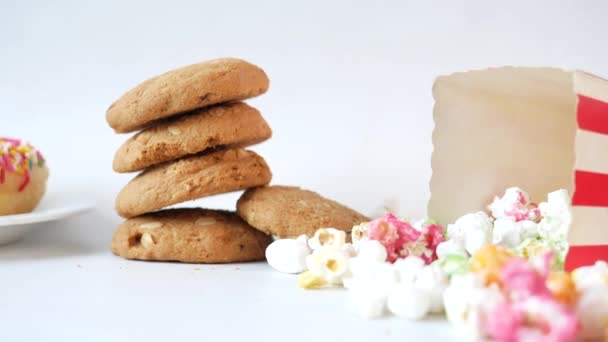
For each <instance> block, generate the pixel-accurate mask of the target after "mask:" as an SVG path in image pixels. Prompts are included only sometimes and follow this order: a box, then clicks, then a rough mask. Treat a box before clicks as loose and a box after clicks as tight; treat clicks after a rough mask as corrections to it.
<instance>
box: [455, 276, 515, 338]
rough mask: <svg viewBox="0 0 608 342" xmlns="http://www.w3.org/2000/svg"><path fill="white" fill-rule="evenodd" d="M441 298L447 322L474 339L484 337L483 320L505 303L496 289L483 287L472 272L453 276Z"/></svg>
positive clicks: (480, 280) (486, 334)
mask: <svg viewBox="0 0 608 342" xmlns="http://www.w3.org/2000/svg"><path fill="white" fill-rule="evenodd" d="M443 299H444V306H445V312H446V316H447V318H448V320H449V321H450V323H452V325H454V327H455V328H456V329H458V330H460V331H462V332H464V333H465V334H466V335H467V336H470V337H471V338H472V339H475V340H480V339H482V338H484V337H487V336H488V331H487V330H486V325H487V323H486V319H487V317H488V316H489V314H490V313H492V312H494V310H495V308H496V307H498V306H499V305H500V304H502V303H503V302H504V301H505V298H504V295H503V294H502V292H501V291H500V289H499V288H498V286H496V285H495V284H494V285H491V286H489V287H485V286H484V283H483V279H482V278H480V277H479V276H478V275H476V274H474V273H467V274H464V275H457V276H454V277H453V278H452V279H451V282H450V285H449V286H448V287H447V288H446V290H445V291H444V293H443Z"/></svg>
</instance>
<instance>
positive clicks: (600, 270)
mask: <svg viewBox="0 0 608 342" xmlns="http://www.w3.org/2000/svg"><path fill="white" fill-rule="evenodd" d="M572 280H573V281H574V284H575V285H576V288H577V289H578V290H579V291H584V290H587V289H591V288H594V287H603V288H606V289H608V263H606V262H605V261H598V262H596V263H595V264H594V265H593V266H586V267H580V268H578V269H576V270H574V271H573V272H572Z"/></svg>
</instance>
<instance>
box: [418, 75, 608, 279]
mask: <svg viewBox="0 0 608 342" xmlns="http://www.w3.org/2000/svg"><path fill="white" fill-rule="evenodd" d="M433 96H434V98H435V107H434V112H433V116H434V120H435V129H434V131H433V144H434V151H433V156H432V168H433V175H432V177H431V185H430V186H431V199H430V201H429V207H428V212H429V216H430V217H432V218H435V219H436V220H438V221H439V223H441V224H444V225H446V224H448V223H452V222H454V221H455V220H456V219H457V218H458V217H460V216H462V215H464V214H466V213H469V212H474V211H479V210H485V209H486V206H487V204H488V203H490V202H491V201H492V198H493V196H494V195H496V194H499V193H502V192H503V191H504V190H505V189H506V188H508V187H511V186H519V187H521V188H523V189H526V190H527V191H528V192H529V193H530V195H531V197H532V198H533V199H535V200H542V199H545V198H546V196H547V194H548V193H549V192H551V191H554V190H558V189H567V190H568V191H569V193H570V194H572V206H573V208H572V209H573V222H572V225H571V227H570V235H569V243H570V245H571V247H570V251H569V254H568V258H567V260H566V267H567V268H569V269H571V268H573V267H578V266H581V265H587V264H592V263H594V262H595V261H596V260H602V259H603V260H608V81H606V80H604V79H601V78H599V77H596V76H593V75H591V74H587V73H584V72H579V71H575V72H567V71H563V70H559V69H552V68H515V67H502V68H495V69H487V70H479V71H470V72H464V73H456V74H452V75H449V76H442V77H439V78H438V79H437V80H436V81H435V84H434V86H433Z"/></svg>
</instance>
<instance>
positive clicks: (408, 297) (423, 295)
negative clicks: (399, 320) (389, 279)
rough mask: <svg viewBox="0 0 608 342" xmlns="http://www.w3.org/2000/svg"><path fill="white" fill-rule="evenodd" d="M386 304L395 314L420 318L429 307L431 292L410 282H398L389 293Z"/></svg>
mask: <svg viewBox="0 0 608 342" xmlns="http://www.w3.org/2000/svg"><path fill="white" fill-rule="evenodd" d="M387 305H388V309H389V311H390V312H392V313H393V314H394V315H396V316H399V317H403V318H407V319H422V318H424V317H425V316H426V315H427V313H428V312H429V311H430V309H431V294H430V293H429V292H428V291H425V290H423V289H420V288H419V287H417V286H414V285H413V284H411V283H407V282H405V283H399V284H398V285H396V286H394V287H393V289H392V290H391V292H390V293H389V295H388V299H387Z"/></svg>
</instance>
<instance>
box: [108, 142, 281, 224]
mask: <svg viewBox="0 0 608 342" xmlns="http://www.w3.org/2000/svg"><path fill="white" fill-rule="evenodd" d="M271 178H272V174H271V172H270V169H269V168H268V165H267V164H266V161H264V159H263V158H262V157H260V156H259V155H258V154H256V153H255V152H252V151H247V150H244V149H242V148H235V149H230V150H219V151H215V152H211V153H207V154H203V155H195V156H192V157H188V158H184V159H180V160H176V161H174V162H170V163H166V164H161V165H159V166H157V167H153V168H151V169H148V170H146V171H144V172H142V173H141V174H139V175H138V176H137V177H135V178H134V179H133V180H131V181H130V182H129V183H128V184H127V185H126V186H125V187H124V188H123V189H122V190H121V191H120V193H119V194H118V197H117V198H116V211H117V212H118V214H119V215H120V216H122V217H125V218H129V217H134V216H138V215H142V214H145V213H149V212H152V211H155V210H158V209H161V208H164V207H168V206H170V205H173V204H177V203H181V202H185V201H190V200H194V199H198V198H201V197H205V196H211V195H215V194H220V193H225V192H231V191H237V190H243V189H247V188H251V187H254V186H260V185H265V184H268V183H269V182H270V179H271Z"/></svg>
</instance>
